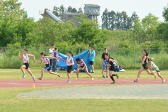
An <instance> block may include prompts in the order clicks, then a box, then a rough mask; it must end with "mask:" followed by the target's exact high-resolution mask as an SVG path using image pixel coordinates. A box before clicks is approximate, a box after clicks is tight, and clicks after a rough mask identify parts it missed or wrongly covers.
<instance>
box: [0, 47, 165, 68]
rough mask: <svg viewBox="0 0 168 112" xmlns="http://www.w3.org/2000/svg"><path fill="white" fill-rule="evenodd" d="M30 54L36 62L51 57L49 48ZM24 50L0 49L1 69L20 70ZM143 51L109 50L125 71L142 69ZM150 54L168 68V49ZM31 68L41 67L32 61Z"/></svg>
mask: <svg viewBox="0 0 168 112" xmlns="http://www.w3.org/2000/svg"><path fill="white" fill-rule="evenodd" d="M27 49H28V50H29V53H30V54H33V55H35V56H36V60H37V61H38V60H40V53H41V52H44V53H46V55H49V53H48V52H49V48H27ZM22 50H23V48H0V68H19V67H20V65H21V64H22V61H20V60H19V59H18V52H19V51H20V52H21V53H22ZM85 50H88V48H59V52H61V53H63V54H67V52H68V51H71V52H72V53H73V54H74V55H77V54H79V53H81V52H83V51H85ZM142 50H143V49H108V53H109V54H110V56H111V57H113V58H114V59H115V60H116V61H117V62H118V63H119V64H120V65H122V67H123V68H124V69H138V68H140V67H141V62H140V61H139V59H138V56H141V57H142V54H141V51H142ZM146 50H147V51H148V52H149V57H152V58H154V60H153V61H154V62H155V63H156V65H158V66H159V68H160V69H167V68H168V64H167V61H168V55H167V53H168V49H146ZM102 53H103V48H96V57H95V64H94V65H95V68H96V69H101V63H102V60H101V55H102ZM30 63H31V67H41V66H43V65H39V64H38V63H33V60H32V59H30Z"/></svg>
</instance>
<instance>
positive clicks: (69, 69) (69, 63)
mask: <svg viewBox="0 0 168 112" xmlns="http://www.w3.org/2000/svg"><path fill="white" fill-rule="evenodd" d="M72 57H73V54H72V52H71V51H69V52H68V57H67V59H66V60H64V59H62V61H65V62H66V64H67V76H68V81H67V82H66V83H71V80H70V79H71V77H70V76H71V74H72V73H73V65H74V60H73V58H72Z"/></svg>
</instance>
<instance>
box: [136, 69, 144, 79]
mask: <svg viewBox="0 0 168 112" xmlns="http://www.w3.org/2000/svg"><path fill="white" fill-rule="evenodd" d="M143 70H144V68H143V67H141V68H140V69H139V71H138V75H137V80H139V77H140V74H141V72H142V71H143Z"/></svg>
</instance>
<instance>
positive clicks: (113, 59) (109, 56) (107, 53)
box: [105, 53, 114, 60]
mask: <svg viewBox="0 0 168 112" xmlns="http://www.w3.org/2000/svg"><path fill="white" fill-rule="evenodd" d="M105 55H107V56H108V57H109V58H111V57H110V55H109V54H108V53H105ZM111 59H113V60H114V58H111Z"/></svg>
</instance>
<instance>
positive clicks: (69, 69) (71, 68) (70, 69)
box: [67, 65, 73, 73]
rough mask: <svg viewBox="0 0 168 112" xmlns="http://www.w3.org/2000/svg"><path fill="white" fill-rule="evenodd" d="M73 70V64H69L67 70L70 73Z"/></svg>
mask: <svg viewBox="0 0 168 112" xmlns="http://www.w3.org/2000/svg"><path fill="white" fill-rule="evenodd" d="M72 70H73V66H72V65H70V66H67V72H68V73H71V72H72Z"/></svg>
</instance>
